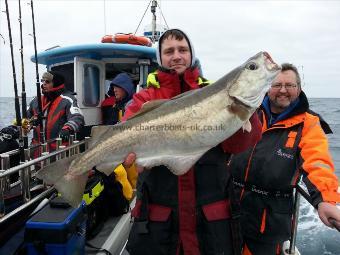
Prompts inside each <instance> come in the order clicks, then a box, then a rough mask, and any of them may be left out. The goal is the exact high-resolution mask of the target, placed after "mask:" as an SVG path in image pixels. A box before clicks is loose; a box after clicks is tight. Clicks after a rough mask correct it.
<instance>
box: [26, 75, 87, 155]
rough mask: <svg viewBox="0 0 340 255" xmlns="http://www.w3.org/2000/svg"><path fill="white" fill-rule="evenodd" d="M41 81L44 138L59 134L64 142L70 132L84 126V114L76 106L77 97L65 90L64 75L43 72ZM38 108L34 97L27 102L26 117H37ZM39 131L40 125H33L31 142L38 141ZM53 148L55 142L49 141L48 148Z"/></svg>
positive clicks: (54, 136)
mask: <svg viewBox="0 0 340 255" xmlns="http://www.w3.org/2000/svg"><path fill="white" fill-rule="evenodd" d="M41 82H42V85H41V90H42V93H43V96H42V98H41V102H42V115H43V123H44V125H43V126H44V128H45V130H44V133H45V139H46V140H50V139H53V138H57V137H58V136H60V137H61V138H62V139H63V141H64V142H66V141H68V139H69V136H70V135H71V134H74V133H75V132H78V131H79V130H80V128H81V127H82V126H84V116H83V115H82V113H81V111H80V109H79V107H78V104H77V99H76V98H75V97H74V96H73V95H72V94H71V93H70V92H66V91H65V85H64V77H63V76H62V75H61V74H60V73H58V72H54V71H48V72H45V73H44V74H43V75H42V79H41ZM38 109H39V108H38V100H37V98H34V99H33V100H32V101H31V102H30V104H29V108H28V111H27V117H28V118H30V119H31V118H33V119H37V118H38V117H39V116H38V114H39V112H38ZM36 123H37V121H35V124H36ZM39 133H40V127H39V126H38V125H36V126H34V133H33V138H32V144H39V143H40V134H39ZM54 149H55V143H51V144H50V147H49V150H50V151H52V150H54Z"/></svg>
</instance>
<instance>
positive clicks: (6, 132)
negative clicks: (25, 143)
mask: <svg viewBox="0 0 340 255" xmlns="http://www.w3.org/2000/svg"><path fill="white" fill-rule="evenodd" d="M0 136H2V137H3V138H4V139H6V140H12V139H13V140H14V139H18V138H19V130H18V128H17V126H13V125H10V126H8V127H4V128H3V129H1V131H0Z"/></svg>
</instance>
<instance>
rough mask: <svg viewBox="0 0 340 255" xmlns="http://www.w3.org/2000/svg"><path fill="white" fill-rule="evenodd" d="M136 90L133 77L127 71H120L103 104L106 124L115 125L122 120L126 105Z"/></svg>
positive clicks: (103, 118) (103, 115)
mask: <svg viewBox="0 0 340 255" xmlns="http://www.w3.org/2000/svg"><path fill="white" fill-rule="evenodd" d="M134 92H135V89H134V85H133V83H132V79H131V78H130V76H129V75H128V74H127V73H120V74H118V75H117V76H116V77H115V78H114V79H113V80H112V81H111V83H110V89H109V91H108V93H107V94H108V97H107V98H105V100H104V101H103V102H102V104H101V108H102V122H103V124H104V125H114V124H116V123H118V122H119V121H121V119H122V116H123V114H124V111H125V105H126V103H127V102H129V100H131V98H132V95H133V94H134Z"/></svg>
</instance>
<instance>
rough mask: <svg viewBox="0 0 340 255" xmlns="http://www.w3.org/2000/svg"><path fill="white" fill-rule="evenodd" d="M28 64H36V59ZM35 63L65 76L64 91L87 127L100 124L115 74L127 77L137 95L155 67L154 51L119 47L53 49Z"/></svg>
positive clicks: (128, 45) (117, 45)
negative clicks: (75, 103) (70, 95)
mask: <svg viewBox="0 0 340 255" xmlns="http://www.w3.org/2000/svg"><path fill="white" fill-rule="evenodd" d="M31 60H32V61H33V62H35V57H34V56H32V57H31ZM37 60H38V63H39V64H43V65H46V68H47V70H52V71H58V72H60V73H62V74H63V75H64V77H65V87H66V89H67V90H69V91H71V92H74V93H75V94H76V97H77V100H78V105H79V107H80V109H81V110H82V113H83V114H84V118H85V123H86V126H93V125H99V124H101V122H102V120H101V109H100V105H101V102H102V101H103V100H104V99H105V94H106V93H107V91H108V88H109V85H110V81H111V80H112V79H113V78H114V77H115V76H116V75H117V74H119V73H121V72H126V73H128V74H129V75H130V77H131V78H132V80H133V82H134V84H135V86H136V91H138V90H139V89H140V88H142V87H144V86H145V85H146V80H147V75H148V74H149V73H150V72H152V71H154V70H155V69H156V67H157V59H156V49H155V48H152V47H147V46H140V45H131V44H118V43H98V44H86V45H76V46H67V47H54V48H51V49H48V50H46V51H44V52H40V53H39V54H38V55H37Z"/></svg>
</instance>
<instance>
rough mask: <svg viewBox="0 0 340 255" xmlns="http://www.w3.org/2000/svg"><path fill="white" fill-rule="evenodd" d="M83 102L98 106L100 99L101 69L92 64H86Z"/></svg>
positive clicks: (85, 104)
mask: <svg viewBox="0 0 340 255" xmlns="http://www.w3.org/2000/svg"><path fill="white" fill-rule="evenodd" d="M83 73H84V80H83V95H84V96H83V104H84V106H92V107H93V106H97V105H98V104H99V101H100V70H99V67H98V66H96V65H92V64H85V65H84V72H83Z"/></svg>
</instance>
